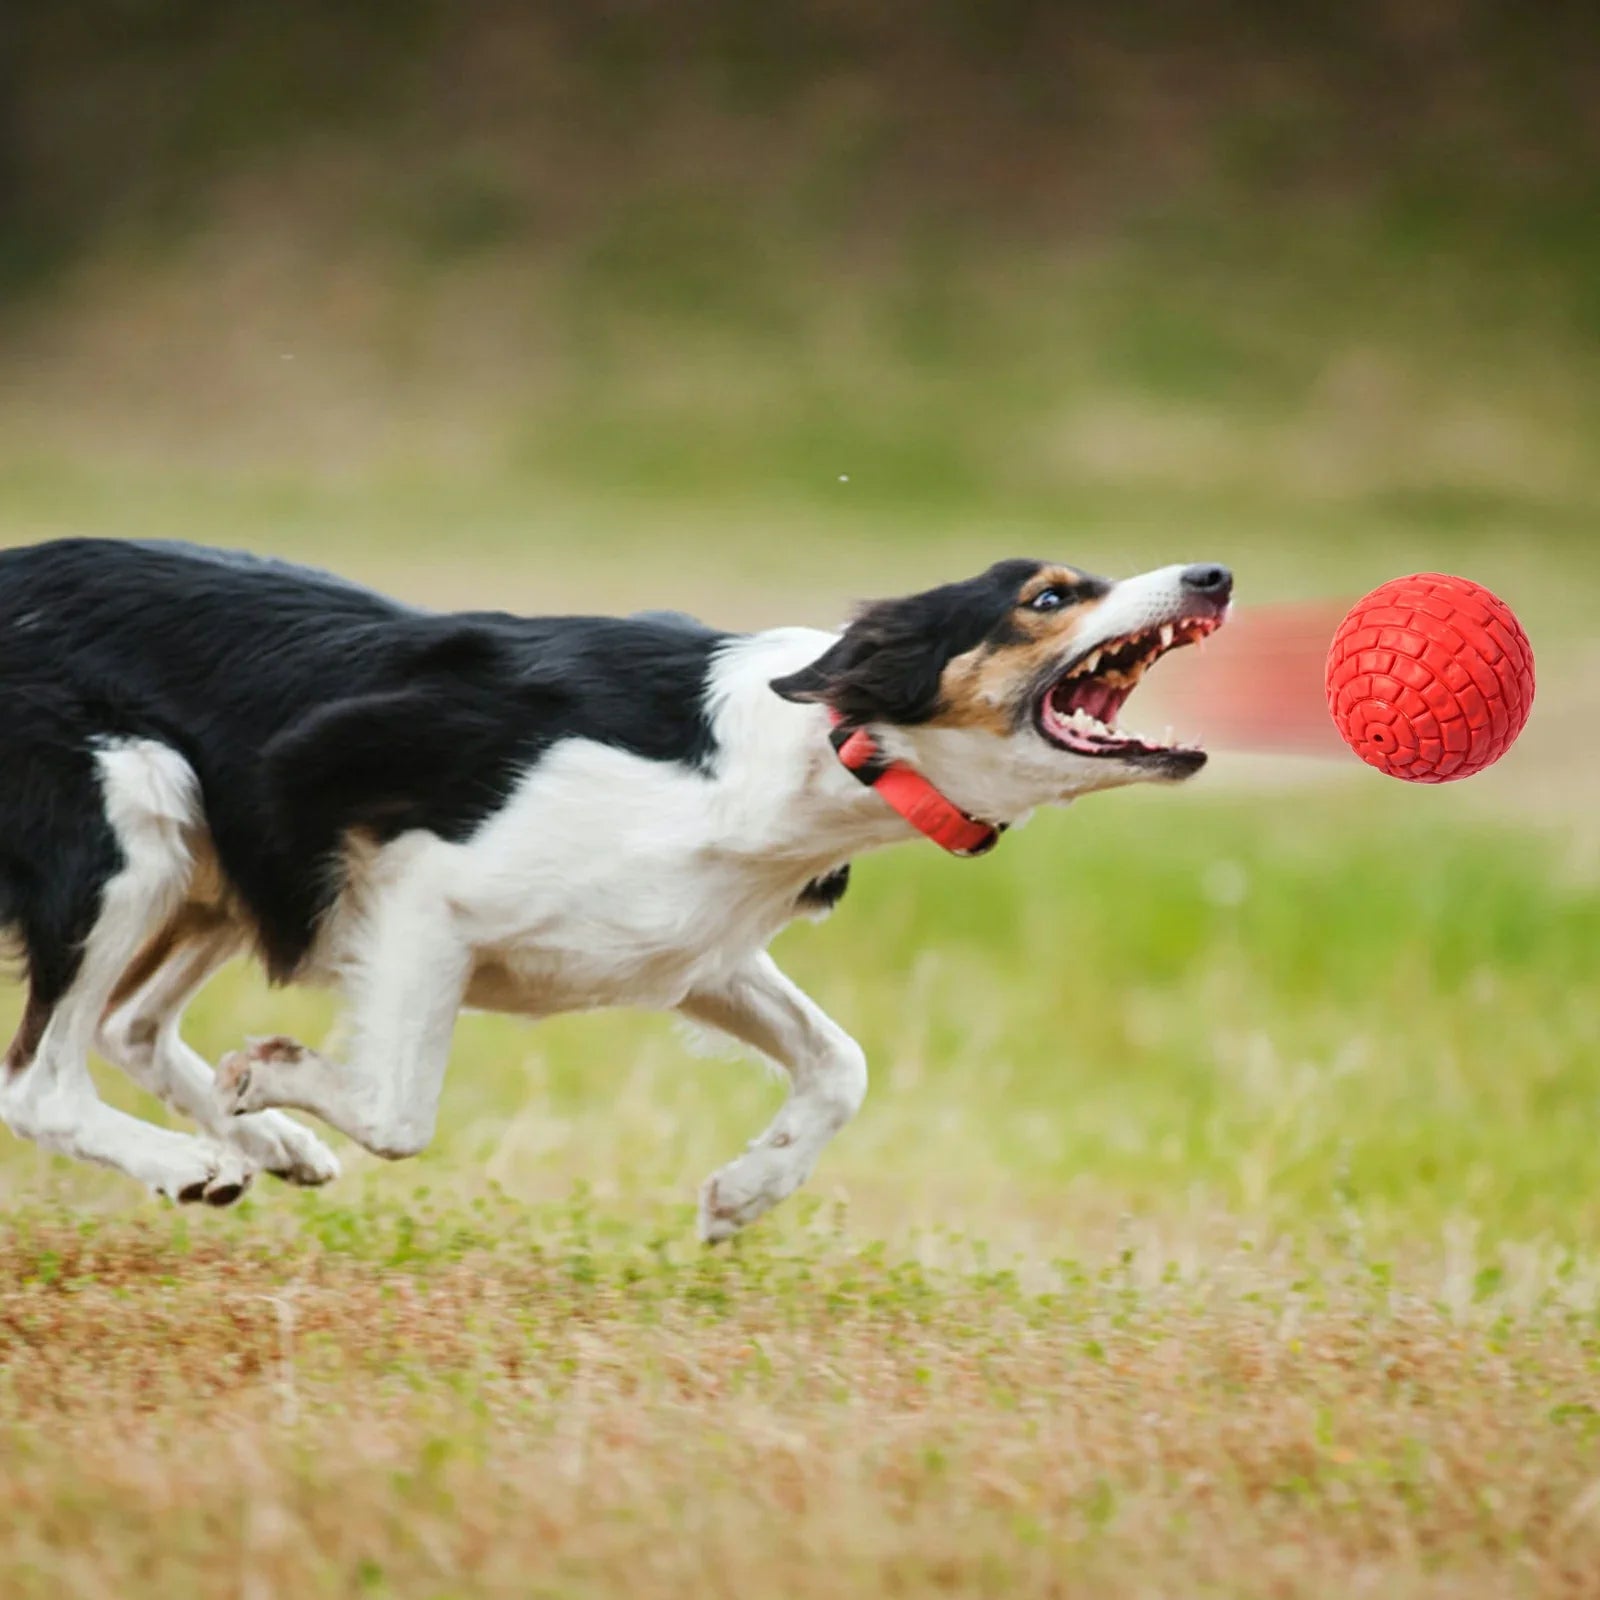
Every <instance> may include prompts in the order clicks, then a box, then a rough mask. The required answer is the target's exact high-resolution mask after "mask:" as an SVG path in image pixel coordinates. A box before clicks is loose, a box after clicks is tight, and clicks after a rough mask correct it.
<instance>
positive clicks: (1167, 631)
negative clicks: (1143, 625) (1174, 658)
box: [1161, 622, 1173, 650]
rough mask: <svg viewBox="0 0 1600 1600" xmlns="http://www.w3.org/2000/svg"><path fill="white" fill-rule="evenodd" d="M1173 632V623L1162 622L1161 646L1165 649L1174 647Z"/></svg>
mask: <svg viewBox="0 0 1600 1600" xmlns="http://www.w3.org/2000/svg"><path fill="white" fill-rule="evenodd" d="M1172 634H1173V627H1172V624H1171V623H1170V622H1163V623H1162V624H1161V648H1162V649H1163V650H1170V649H1171V648H1172Z"/></svg>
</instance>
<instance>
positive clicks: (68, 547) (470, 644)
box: [0, 539, 729, 1002]
mask: <svg viewBox="0 0 1600 1600" xmlns="http://www.w3.org/2000/svg"><path fill="white" fill-rule="evenodd" d="M728 637H729V635H726V634H722V633H718V632H716V631H715V630H713V629H710V628H707V627H704V626H702V625H701V624H699V623H696V622H693V621H692V620H690V619H687V618H678V617H671V618H668V617H662V616H659V615H657V616H648V617H639V618H632V619H627V620H623V619H618V618H612V617H538V618H520V617H513V616H507V615H503V614H500V613H491V612H481V613H476V612H475V613H462V614H457V615H438V614H433V613H429V612H426V611H421V610H416V609H413V608H410V607H407V606H403V605H400V604H398V603H397V602H395V601H392V600H389V599H386V598H384V597H383V596H381V595H377V594H374V593H372V592H371V591H369V590H366V589H363V588H361V587H359V586H358V585H355V584H352V583H348V582H345V581H344V580H342V579H339V578H334V577H330V576H328V575H326V574H324V573H320V572H315V571H311V570H308V569H306V568H302V567H296V566H291V565H289V564H288V563H284V562H277V561H270V560H263V559H259V558H256V557H253V556H246V555H241V554H234V553H230V552H220V551H212V550H203V549H199V548H195V547H191V546H186V545H178V544H156V543H146V544H135V543H122V542H117V541H102V540H86V539H74V540H62V541H59V542H56V543H53V544H47V545H37V546H34V547H32V548H29V549H22V550H10V551H5V552H0V927H5V928H8V929H10V930H11V931H13V932H14V933H16V934H18V935H19V936H20V938H21V941H22V943H23V945H24V948H25V951H26V956H27V961H28V967H29V974H30V980H31V985H32V987H33V988H34V990H35V992H36V993H39V994H40V995H41V996H42V997H43V998H45V999H46V1000H47V1001H49V1002H53V1000H54V999H55V998H58V997H59V995H60V993H61V992H62V991H63V990H64V989H65V988H66V987H67V985H68V984H69V983H70V982H71V980H72V977H73V976H74V974H75V972H76V967H77V963H78V948H79V946H80V945H81V943H82V941H83V939H84V937H85V936H86V935H87V933H88V932H89V929H90V927H91V926H92V924H93V920H94V917H95V915H96V912H97V909H98V903H99V895H100V891H101V888H102V886H103V884H104V882H105V880H106V879H107V878H108V877H109V876H110V875H111V874H112V873H113V872H114V871H115V870H116V868H117V865H118V851H117V846H116V842H115V839H114V838H113V836H112V834H111V833H110V830H109V829H108V828H107V826H106V824H105V822H104V820H103V817H102V812H101V807H100V805H99V797H98V779H97V773H96V770H95V766H94V760H93V749H94V745H95V742H96V741H97V740H103V739H107V738H117V737H137V736H146V737H150V738H154V739H159V740H161V741H162V742H163V743H165V744H168V745H170V746H171V747H172V748H173V749H175V750H176V751H178V752H179V753H180V754H181V755H182V756H183V757H184V758H185V759H186V760H187V761H188V762H189V764H190V765H191V766H192V767H193V768H194V771H195V773H196V774H197V776H198V778H199V781H200V787H201V793H202V798H203V803H204V807H205V812H206V818H207V822H208V824H209V827H210V830H211V834H212V838H213V841H214V844H215V847H216V851H217V855H218V859H219V861H220V864H221V867H222V870H223V872H224V873H225V875H226V876H227V878H228V881H229V883H230V885H231V887H232V888H233V890H234V891H235V892H236V893H237V894H238V896H239V898H240V899H241V900H242V902H243V903H244V905H245V907H246V908H247V909H248V910H249V911H250V913H251V914H252V916H253V917H254V920H255V922H256V924H257V928H258V933H259V938H260V944H261V949H262V954H263V956H264V958H265V960H266V962H267V966H268V969H269V971H270V972H271V973H272V975H273V977H274V978H276V979H278V980H283V979H286V978H288V977H289V976H290V975H291V974H292V973H293V971H294V970H295V968H296V967H297V966H298V965H299V963H300V962H301V960H302V959H303V957H304V956H305V953H306V951H307V949H308V947H309V945H310V942H311V939H312V937H313V934H314V931H315V927H316V923H317V920H318V918H319V917H320V916H321V915H322V913H323V912H324V911H325V910H326V909H327V908H328V907H329V905H330V904H331V903H332V901H333V899H334V897H335V896H336V894H337V892H338V888H339V884H338V881H337V877H336V875H335V873H334V871H333V870H332V869H333V867H334V866H335V864H336V861H337V850H338V846H339V842H340V840H341V838H342V836H343V835H344V833H345V832H346V831H347V830H349V829H351V828H365V829H369V830H371V831H372V832H373V833H375V834H377V835H378V836H380V837H384V838H387V837H392V836H393V835H394V834H396V833H398V832H401V831H403V830H405V829H408V828H414V827H423V828H429V829H431V830H433V831H434V832H436V833H438V834H440V835H441V836H443V837H445V838H448V839H461V838H464V837H466V836H467V835H468V834H470V833H471V832H472V830H473V828H474V827H476V826H477V824H478V823H480V822H481V821H482V820H483V819H484V818H485V817H487V816H488V815H489V814H490V813H492V812H493V811H494V810H495V809H497V808H498V807H499V806H500V804H501V803H502V802H503V801H504V800H505V798H506V796H507V793H508V789H509V787H510V785H511V784H512V783H513V782H514V780H515V778H516V777H517V775H518V774H519V773H520V772H522V771H524V770H526V768H527V766H528V765H529V764H530V762H532V761H533V760H535V759H536V758H537V757H538V755H539V754H540V752H541V751H543V750H545V749H547V748H548V747H549V746H550V745H551V744H553V743H554V742H555V741H556V740H558V739H561V738H564V737H569V736H576V737H582V738H586V739H592V740H596V741H598V742H600V743H603V744H609V745H615V746H617V747H618V748H620V749H624V750H628V751H630V752H632V753H633V754H635V755H640V756H644V757H646V758H648V759H650V760H655V761H672V762H678V763H681V764H682V765H684V766H687V767H690V768H693V769H696V770H700V771H709V770H711V768H712V766H713V765H714V763H715V760H716V755H717V751H716V748H715V741H714V737H713V734H712V730H711V726H710V723H709V721H708V719H707V717H706V714H705V711H704V691H705V687H706V681H707V674H708V671H709V669H710V666H711V662H712V657H713V655H714V653H715V652H716V650H717V648H718V646H719V645H720V644H721V643H722V642H723V641H724V640H726V639H727V638H728Z"/></svg>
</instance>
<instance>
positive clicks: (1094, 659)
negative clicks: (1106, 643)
mask: <svg viewBox="0 0 1600 1600" xmlns="http://www.w3.org/2000/svg"><path fill="white" fill-rule="evenodd" d="M1099 665H1100V652H1099V651H1098V650H1095V651H1091V652H1090V654H1089V655H1087V656H1085V657H1084V660H1083V671H1085V672H1091V673H1092V672H1093V671H1094V669H1095V668H1096V667H1098V666H1099Z"/></svg>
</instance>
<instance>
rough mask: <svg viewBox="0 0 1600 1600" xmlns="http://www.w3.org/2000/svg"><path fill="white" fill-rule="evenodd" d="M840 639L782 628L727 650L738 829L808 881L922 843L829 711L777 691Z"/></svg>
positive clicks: (726, 703)
mask: <svg viewBox="0 0 1600 1600" xmlns="http://www.w3.org/2000/svg"><path fill="white" fill-rule="evenodd" d="M833 638H834V636H833V635H830V634H826V633H819V632H816V631H813V630H811V629H803V628H782V629H773V630H771V631H769V632H767V633H761V634H756V635H754V636H752V637H750V638H748V639H741V640H740V641H738V642H737V643H736V644H735V645H733V646H731V647H730V648H729V649H728V651H727V652H726V653H725V655H724V657H723V659H722V661H721V662H720V663H719V665H718V668H717V671H716V680H715V682H714V685H713V704H712V711H713V717H714V721H715V724H716V726H717V728H718V730H719V734H720V735H721V736H720V737H719V740H718V743H719V744H720V746H721V748H722V752H723V757H722V768H721V770H722V773H723V775H724V793H725V794H726V796H727V800H728V803H729V804H730V805H731V806H735V807H736V808H737V809H738V811H739V813H740V816H739V819H738V821H739V824H740V825H739V826H738V828H737V832H738V833H739V834H740V835H741V836H742V837H743V838H744V839H745V840H747V841H748V843H749V845H750V846H751V847H752V848H753V849H755V850H757V851H759V853H760V854H762V855H764V856H767V857H769V858H771V859H774V860H784V861H788V862H792V863H794V864H795V868H796V870H797V871H804V872H806V873H807V874H808V875H811V874H813V873H814V872H817V871H824V870H827V869H828V868H830V867H833V866H837V865H841V864H842V863H844V862H845V861H848V860H849V859H850V858H851V857H853V856H857V855H862V854H864V853H866V852H867V851H870V850H878V849H882V848H883V847H884V846H885V845H891V844H901V843H905V842H907V841H919V842H920V841H921V835H920V834H919V833H918V832H917V830H916V829H915V828H914V827H913V826H912V824H911V823H910V822H908V821H907V820H906V819H905V817H903V816H902V815H901V814H900V813H899V812H898V811H896V810H895V809H894V808H893V807H892V806H891V805H889V804H887V803H886V802H885V799H884V797H883V796H882V795H880V794H879V793H877V792H876V791H875V790H874V789H873V788H871V787H869V786H868V785H866V784H864V783H862V782H861V781H860V779H859V778H858V777H856V776H855V774H854V773H852V772H851V771H850V770H849V769H848V768H847V767H846V766H845V765H844V764H843V763H842V762H841V761H840V759H839V756H838V754H837V752H836V750H835V748H834V744H833V741H832V739H831V738H830V735H831V733H832V732H833V721H832V719H831V717H830V715H829V712H828V710H827V708H826V707H823V706H819V705H794V704H791V703H790V702H788V701H785V700H782V699H780V698H779V697H778V696H777V695H776V694H775V693H774V692H773V690H772V689H771V687H770V681H771V679H772V678H774V677H776V676H779V675H780V674H781V673H783V672H785V671H788V670H793V668H794V667H796V666H799V665H803V664H804V663H805V662H806V661H809V660H812V659H814V658H815V657H816V656H817V655H819V654H820V653H821V652H822V651H823V650H825V649H826V648H827V647H828V645H829V644H830V643H832V641H833ZM883 733H884V743H883V749H884V753H885V755H886V756H887V757H889V758H892V759H895V760H900V761H908V762H909V764H910V765H912V766H913V767H914V766H915V764H916V763H915V757H914V751H912V750H911V749H910V748H909V747H908V746H907V745H906V743H905V741H904V740H903V739H902V740H897V739H895V738H894V735H893V732H892V731H889V730H883ZM729 820H730V821H732V820H733V819H731V818H730V819H729ZM985 820H988V819H987V818H985ZM995 820H996V821H997V822H999V821H1005V822H1009V821H1011V820H1013V819H1012V818H1009V817H1007V818H996V819H995Z"/></svg>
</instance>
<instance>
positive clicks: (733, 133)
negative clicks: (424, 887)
mask: <svg viewBox="0 0 1600 1600" xmlns="http://www.w3.org/2000/svg"><path fill="white" fill-rule="evenodd" d="M8 27H9V31H10V48H9V49H8V50H7V51H6V52H5V55H4V60H5V62H6V66H7V76H6V78H5V80H4V82H3V84H0V105H3V118H0V130H3V131H0V197H3V201H4V219H3V229H0V259H3V263H4V278H3V282H4V294H5V309H4V313H3V315H0V441H3V442H0V491H4V492H3V493H0V500H3V501H4V502H5V503H6V504H8V505H10V506H11V507H12V508H13V517H12V520H13V521H17V519H19V518H20V519H21V520H20V522H18V523H17V528H18V533H19V534H20V533H21V532H23V531H27V530H37V529H39V528H48V527H51V526H54V525H55V520H60V521H66V522H73V521H77V522H83V521H86V520H92V519H93V517H94V515H95V513H94V510H93V508H94V506H95V505H96V504H97V503H99V502H98V501H97V499H96V496H101V497H103V496H105V495H107V494H109V495H110V496H111V498H112V499H113V500H115V501H118V502H126V500H127V499H128V498H129V495H130V494H131V497H132V498H133V499H134V500H136V501H137V500H139V499H141V498H142V496H143V494H144V492H145V491H144V489H143V488H141V487H140V486H141V485H148V484H149V483H150V481H151V479H150V477H149V475H150V474H152V473H154V474H157V475H158V477H159V481H160V482H161V483H163V484H166V485H170V484H172V483H173V482H174V481H177V480H176V478H175V476H174V475H179V476H181V477H182V479H183V481H184V482H185V483H186V484H188V485H189V486H191V487H193V486H195V485H203V484H204V483H206V482H215V481H224V482H227V483H230V484H234V485H237V484H239V483H240V482H242V481H243V479H244V478H245V477H249V476H251V475H254V476H255V477H256V478H265V479H269V480H271V481H272V482H273V483H274V484H276V485H278V486H279V488H280V489H281V488H282V487H283V485H285V484H307V483H309V484H312V485H322V486H324V488H325V487H326V486H327V485H330V484H343V485H350V484H352V483H361V484H365V485H369V486H370V485H372V484H377V483H382V484H390V485H395V484H400V485H403V486H404V497H405V498H408V499H409V498H411V497H413V496H414V494H415V493H416V492H417V491H418V489H419V486H424V485H429V484H437V483H440V482H444V483H447V484H448V483H459V482H466V481H470V482H473V483H476V484H480V485H481V484H484V483H494V484H496V485H501V486H509V487H507V488H506V490H505V492H506V493H508V494H510V495H511V496H512V497H513V499H514V500H515V501H516V502H517V503H519V504H520V503H522V502H523V500H524V497H526V496H529V495H532V496H534V497H536V498H537V500H538V501H539V502H540V503H544V504H549V503H551V498H552V497H559V496H563V495H565V496H577V497H578V498H580V499H583V498H585V497H590V496H593V495H595V494H602V495H605V496H614V495H627V496H634V497H641V498H643V499H645V500H648V502H649V503H650V504H651V505H652V506H655V507H661V506H663V505H666V504H669V503H671V502H673V501H676V502H678V503H679V504H680V505H682V506H684V507H688V508H695V509H697V508H700V507H704V506H707V505H710V504H712V503H728V504H734V505H740V504H748V503H756V504H760V505H763V506H778V505H791V506H794V507H796V508H798V509H799V510H800V511H801V512H802V513H803V514H805V515H808V516H809V515H816V514H818V513H825V514H826V515H828V516H832V515H834V514H835V513H836V512H838V511H839V510H841V509H842V508H843V507H844V506H845V505H846V504H847V505H848V508H849V513H850V514H851V515H858V514H863V513H865V514H868V515H875V514H877V513H879V512H885V511H887V512H892V513H894V514H895V515H896V516H903V515H906V514H910V515H913V516H923V515H927V516H932V517H949V518H953V519H962V520H966V519H971V518H973V517H975V516H979V515H981V516H984V517H990V518H993V517H1014V518H1018V519H1022V520H1023V521H1025V522H1027V523H1030V524H1032V523H1039V522H1044V523H1053V522H1055V521H1058V520H1060V519H1063V518H1065V519H1070V520H1073V521H1080V522H1081V521H1087V522H1089V523H1090V524H1097V523H1107V522H1109V523H1112V524H1116V523H1119V522H1120V523H1127V522H1128V521H1130V520H1131V521H1134V522H1137V521H1138V520H1139V519H1140V518H1141V517H1145V516H1153V517H1157V518H1159V517H1162V516H1164V515H1165V510H1164V508H1165V507H1166V506H1168V505H1169V504H1182V505H1184V506H1187V507H1190V508H1193V509H1199V510H1201V511H1203V510H1204V508H1206V507H1208V506H1209V507H1210V508H1211V511H1212V514H1213V518H1214V520H1218V521H1222V522H1226V521H1227V520H1229V518H1231V517H1232V516H1234V515H1235V514H1236V513H1237V515H1238V516H1239V517H1240V518H1241V519H1242V520H1244V521H1246V522H1252V521H1253V522H1256V523H1259V524H1261V525H1263V526H1265V525H1268V524H1271V523H1272V522H1274V521H1275V520H1281V519H1283V518H1284V517H1285V516H1292V517H1293V519H1294V520H1295V522H1296V523H1297V524H1299V525H1302V526H1304V527H1306V528H1308V529H1311V530H1312V532H1313V534H1314V533H1315V529H1316V525H1317V520H1318V518H1319V517H1320V516H1322V515H1323V513H1324V512H1325V511H1326V509H1327V508H1329V507H1333V508H1336V509H1337V508H1345V509H1348V510H1350V511H1351V512H1352V513H1353V514H1354V515H1356V516H1357V517H1359V518H1364V519H1370V518H1377V519H1379V520H1380V521H1382V522H1383V523H1384V524H1385V525H1387V526H1391V527H1395V528H1399V529H1401V530H1405V529H1408V528H1415V529H1418V530H1420V531H1421V533H1422V535H1423V537H1424V538H1425V539H1430V540H1431V539H1435V538H1437V537H1444V538H1449V537H1451V536H1453V535H1454V534H1455V533H1456V532H1458V531H1459V532H1460V533H1461V535H1462V536H1463V537H1471V536H1474V535H1477V536H1485V537H1499V536H1501V535H1502V534H1503V533H1504V532H1506V531H1508V530H1510V529H1513V528H1514V529H1516V530H1517V531H1518V532H1519V534H1522V535H1528V536H1532V537H1535V538H1543V537H1551V538H1555V539H1558V540H1560V541H1562V542H1564V543H1565V542H1569V541H1570V539H1571V538H1572V536H1574V535H1576V537H1577V539H1578V540H1579V541H1580V542H1582V541H1586V540H1587V539H1588V538H1589V536H1590V535H1589V523H1590V518H1591V515H1592V513H1593V511H1594V509H1595V505H1596V501H1597V495H1600V477H1597V474H1596V470H1595V467H1594V464H1593V462H1594V451H1593V449H1592V443H1593V441H1594V439H1595V438H1596V436H1597V433H1600V398H1597V397H1600V383H1597V382H1596V379H1597V378H1600V204H1597V203H1596V202H1597V201H1600V161H1597V156H1600V111H1597V109H1596V108H1597V107H1600V93H1597V90H1600V50H1597V49H1596V45H1597V44H1600V15H1597V14H1596V13H1595V12H1594V11H1593V9H1592V8H1590V7H1586V6H1581V5H1565V6H1563V5H1548V6H1541V7H1539V8H1536V9H1533V8H1517V7H1513V6H1510V5H1501V4H1490V3H1473V0H1429V3H1415V0H1414V3H1399V0H1390V3H1386V4H1377V3H1369V4H1357V5H1352V6H1348V7H1344V8H1340V9H1339V10H1338V11H1337V13H1335V14H1332V15H1329V16H1326V17H1322V18H1320V19H1318V18H1313V17H1310V16H1308V15H1306V14H1304V13H1302V12H1301V11H1299V10H1298V9H1297V8H1283V7H1275V6H1271V5H1267V4H1256V3H1252V0H1206V3H1202V4H1200V5H1197V6H1191V7H1186V8H1183V10H1182V15H1181V16H1180V15H1178V14H1177V13H1175V12H1174V10H1173V8H1170V7H1165V6H1161V5H1157V4H1154V3H1149V0H1145V3H1136V4H1132V5H1128V6H1120V7H1098V6H1090V5H1078V4H1057V5H1047V4H1042V3H1025V0H988V3H985V0H942V3H940V4H936V5H928V6H913V5H911V4H909V3H895V0H869V3H865V4H855V5H848V6H846V5H839V4H829V3H825V0H804V3H798V4H789V5H781V6H771V7H755V6H747V5H742V4H738V3H736V0H699V3H692V4H684V5H675V6H666V5H662V4H651V3H643V0H635V3H631V4H623V3H611V4H601V5H594V6H583V7H572V6H562V5H557V4H553V3H534V4H528V5H511V4H498V5H497V4H485V5H466V6H451V5H448V4H445V3H444V0H398V3H392V4H383V5H379V4H376V3H371V0H358V3H346V4H342V5H326V4H315V3H312V0H280V3H276V4H265V3H256V0H237V3H234V4H231V5H226V6H213V5H206V4H202V3H200V0H65V3H62V4H58V5H54V6H51V7H30V8H23V9H21V10H19V12H18V13H17V14H16V15H13V16H12V17H11V19H10V21H9V24H8ZM141 474H143V475H144V476H141ZM108 484H110V485H111V488H109V489H108V488H107V485H108ZM129 484H132V485H134V487H133V489H132V490H131V491H130V490H128V489H127V487H126V486H127V485H129ZM497 492H498V491H497ZM51 506H54V507H55V508H57V509H56V511H51V510H49V509H48V508H49V507H51ZM57 513H59V516H58V515H57ZM53 519H54V520H53ZM1338 522H1339V518H1338V516H1335V518H1334V523H1335V525H1337V524H1338Z"/></svg>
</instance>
